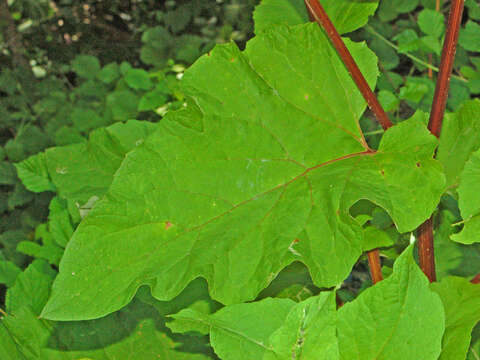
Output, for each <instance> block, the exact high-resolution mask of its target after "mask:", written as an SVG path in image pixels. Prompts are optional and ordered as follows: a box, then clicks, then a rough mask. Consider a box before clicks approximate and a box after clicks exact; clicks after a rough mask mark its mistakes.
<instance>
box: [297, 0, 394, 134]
mask: <svg viewBox="0 0 480 360" xmlns="http://www.w3.org/2000/svg"><path fill="white" fill-rule="evenodd" d="M304 1H305V6H306V7H307V9H308V12H309V15H310V17H311V18H313V19H315V21H316V22H317V23H318V24H319V25H320V26H321V27H322V28H323V29H324V30H325V32H326V34H327V36H328V38H329V39H330V41H331V42H332V45H333V46H334V47H335V49H336V50H337V52H338V55H339V56H340V58H341V59H342V61H343V63H344V64H345V67H346V68H347V70H348V72H349V73H350V75H351V77H352V79H353V81H355V84H356V85H357V87H358V89H359V90H360V92H361V93H362V95H363V97H364V98H365V100H366V102H367V104H368V107H369V108H370V109H371V110H372V112H373V114H374V115H375V117H376V118H377V120H378V122H379V123H380V125H382V127H383V128H384V129H388V128H389V127H390V126H392V125H393V124H392V122H391V121H390V119H389V118H388V116H387V114H386V113H385V110H383V108H382V105H380V103H379V102H378V99H377V97H376V96H375V94H374V93H373V91H372V90H371V89H370V86H369V85H368V83H367V81H366V80H365V78H364V76H363V74H362V72H361V71H360V69H359V68H358V65H357V63H356V62H355V60H354V59H353V57H352V55H351V54H350V51H348V49H347V47H346V46H345V43H344V42H343V40H342V38H341V37H340V34H339V33H338V31H337V29H335V26H334V25H333V23H332V21H331V20H330V18H329V17H328V15H327V13H326V12H325V10H324V9H323V7H322V5H320V3H319V2H318V0H304Z"/></svg>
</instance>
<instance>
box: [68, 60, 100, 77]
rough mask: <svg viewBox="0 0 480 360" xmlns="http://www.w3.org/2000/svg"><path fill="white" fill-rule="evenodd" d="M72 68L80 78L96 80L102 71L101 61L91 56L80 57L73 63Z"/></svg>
mask: <svg viewBox="0 0 480 360" xmlns="http://www.w3.org/2000/svg"><path fill="white" fill-rule="evenodd" d="M72 68H73V70H74V71H75V72H76V73H77V75H78V76H80V77H83V78H85V79H94V78H95V76H97V74H98V72H99V71H100V61H99V60H98V59H97V58H96V57H95V56H91V55H78V56H77V57H75V59H73V61H72Z"/></svg>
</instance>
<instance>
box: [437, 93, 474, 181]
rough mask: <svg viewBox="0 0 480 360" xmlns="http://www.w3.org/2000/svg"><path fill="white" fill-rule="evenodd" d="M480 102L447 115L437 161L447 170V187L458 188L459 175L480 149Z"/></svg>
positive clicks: (464, 106) (469, 102) (468, 103)
mask: <svg viewBox="0 0 480 360" xmlns="http://www.w3.org/2000/svg"><path fill="white" fill-rule="evenodd" d="M479 117H480V101H479V100H478V99H475V100H471V101H468V102H466V103H464V104H463V105H462V106H461V107H460V108H459V109H458V110H457V111H456V112H455V114H453V115H448V114H447V115H446V116H445V120H444V122H443V126H442V133H441V135H440V143H439V146H438V153H437V159H438V160H439V161H440V162H441V163H442V164H443V166H444V168H445V175H446V177H447V186H448V187H452V186H455V187H456V186H458V183H459V175H460V173H461V172H462V170H463V168H464V166H465V163H466V162H467V160H468V158H469V157H470V154H471V153H472V152H473V151H475V150H477V149H478V148H480V136H477V135H476V134H480V122H479V121H477V119H478V118H479Z"/></svg>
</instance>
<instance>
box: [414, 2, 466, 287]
mask: <svg viewBox="0 0 480 360" xmlns="http://www.w3.org/2000/svg"><path fill="white" fill-rule="evenodd" d="M463 5H464V1H463V0H452V5H451V8H450V16H449V17H448V27H447V32H446V34H445V42H444V43H443V51H442V60H441V62H440V70H439V73H438V79H437V86H436V88H435V96H434V98H433V104H432V110H431V112H430V121H429V122H428V128H429V129H430V132H431V133H432V134H433V135H435V136H436V137H440V132H441V131H442V122H443V116H444V114H445V108H446V106H447V100H448V89H449V87H450V76H451V75H452V69H453V63H454V61H455V52H456V49H457V41H458V33H459V31H460V24H461V22H462V13H463ZM417 236H418V257H419V261H420V267H421V268H422V270H423V272H424V273H425V275H426V276H427V277H428V279H429V280H430V282H433V281H435V280H436V277H437V276H436V273H435V254H434V247H433V221H432V218H430V219H428V220H427V221H425V222H424V223H423V224H422V225H420V227H419V228H418V232H417Z"/></svg>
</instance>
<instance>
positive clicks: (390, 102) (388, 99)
mask: <svg viewBox="0 0 480 360" xmlns="http://www.w3.org/2000/svg"><path fill="white" fill-rule="evenodd" d="M378 101H380V104H382V106H383V108H384V109H385V111H395V110H397V109H398V106H399V105H400V100H399V99H398V98H397V96H395V94H394V93H392V92H391V91H388V90H380V91H379V93H378Z"/></svg>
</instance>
